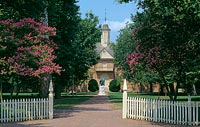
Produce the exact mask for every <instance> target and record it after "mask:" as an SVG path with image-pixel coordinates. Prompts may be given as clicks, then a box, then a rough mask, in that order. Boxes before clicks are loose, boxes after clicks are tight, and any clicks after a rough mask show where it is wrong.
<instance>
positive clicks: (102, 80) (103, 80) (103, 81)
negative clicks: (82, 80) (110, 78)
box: [100, 78, 105, 86]
mask: <svg viewBox="0 0 200 127" xmlns="http://www.w3.org/2000/svg"><path fill="white" fill-rule="evenodd" d="M104 84H105V79H104V78H102V79H101V80H100V85H101V86H104Z"/></svg>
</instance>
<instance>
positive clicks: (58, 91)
mask: <svg viewBox="0 0 200 127" xmlns="http://www.w3.org/2000/svg"><path fill="white" fill-rule="evenodd" d="M55 98H56V99H58V98H61V85H60V84H56V85H55Z"/></svg>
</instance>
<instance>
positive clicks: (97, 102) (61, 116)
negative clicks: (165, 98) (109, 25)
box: [0, 96, 183, 127]
mask: <svg viewBox="0 0 200 127" xmlns="http://www.w3.org/2000/svg"><path fill="white" fill-rule="evenodd" d="M121 116H122V112H121V110H115V109H113V105H112V104H111V103H109V100H108V97H107V96H95V97H93V98H92V99H90V100H88V101H86V102H84V103H82V104H81V105H78V106H76V107H74V108H72V109H68V110H57V111H54V119H53V120H49V119H47V120H34V121H25V122H16V123H6V124H0V127H183V126H173V125H166V124H165V125H163V124H158V123H153V122H147V121H140V120H130V119H122V118H121Z"/></svg>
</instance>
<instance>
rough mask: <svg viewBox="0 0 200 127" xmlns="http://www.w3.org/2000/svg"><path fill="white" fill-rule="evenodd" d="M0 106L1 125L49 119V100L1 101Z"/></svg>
mask: <svg viewBox="0 0 200 127" xmlns="http://www.w3.org/2000/svg"><path fill="white" fill-rule="evenodd" d="M0 106H1V109H0V113H1V116H0V121H1V123H5V122H16V121H25V120H34V119H46V118H49V98H37V99H12V100H3V101H2V102H1V103H0Z"/></svg>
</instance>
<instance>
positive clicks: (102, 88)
mask: <svg viewBox="0 0 200 127" xmlns="http://www.w3.org/2000/svg"><path fill="white" fill-rule="evenodd" d="M98 95H106V94H105V86H100V87H99V94H98Z"/></svg>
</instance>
